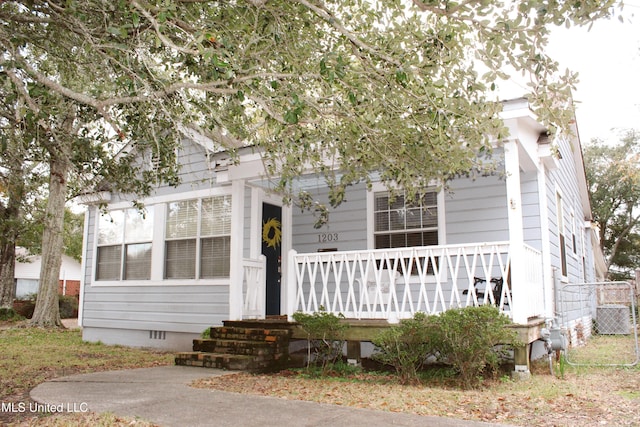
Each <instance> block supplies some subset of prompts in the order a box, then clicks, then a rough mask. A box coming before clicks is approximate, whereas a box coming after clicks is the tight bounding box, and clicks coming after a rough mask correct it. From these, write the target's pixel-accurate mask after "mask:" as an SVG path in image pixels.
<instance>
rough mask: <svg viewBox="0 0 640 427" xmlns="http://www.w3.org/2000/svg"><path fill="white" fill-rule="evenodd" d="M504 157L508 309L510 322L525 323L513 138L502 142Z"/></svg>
mask: <svg viewBox="0 0 640 427" xmlns="http://www.w3.org/2000/svg"><path fill="white" fill-rule="evenodd" d="M504 157H505V172H506V181H507V182H506V185H507V211H508V219H509V243H510V251H511V269H510V271H511V297H512V307H511V310H512V313H513V322H514V323H517V324H522V325H524V324H526V323H527V318H528V313H529V310H528V306H527V297H526V295H527V289H526V282H525V280H526V266H525V259H524V231H523V222H522V192H521V186H520V162H519V158H518V141H517V140H511V141H508V142H506V143H505V144H504Z"/></svg>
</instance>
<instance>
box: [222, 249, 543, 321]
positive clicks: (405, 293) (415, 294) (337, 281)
mask: <svg viewBox="0 0 640 427" xmlns="http://www.w3.org/2000/svg"><path fill="white" fill-rule="evenodd" d="M284 265H285V266H286V269H285V270H284V272H283V280H282V283H283V286H282V307H283V310H282V311H283V312H282V314H284V315H287V316H288V317H289V319H291V316H292V315H293V313H295V312H296V311H302V312H305V313H314V312H318V311H327V312H330V313H334V314H336V315H342V316H344V317H345V318H348V319H356V320H363V319H379V320H385V321H387V322H388V323H397V322H398V321H399V320H401V319H406V318H411V317H413V315H414V314H415V313H416V312H425V313H429V314H437V313H440V312H443V311H445V310H448V309H451V308H459V307H467V306H473V305H483V304H491V305H495V306H497V307H498V308H499V309H500V311H501V312H503V313H505V314H506V315H507V316H509V317H510V318H511V319H512V320H513V321H514V323H516V324H521V325H527V324H528V323H529V321H530V320H531V319H535V318H538V317H544V315H545V307H544V285H543V275H542V256H541V253H540V251H537V250H536V249H534V248H532V247H530V246H528V245H512V244H510V243H509V242H483V243H472V244H466V245H439V246H423V247H410V248H392V249H375V250H359V251H333V252H316V253H298V252H296V251H295V250H291V251H289V254H288V256H287V261H286V263H284ZM243 272H244V273H243V280H242V294H243V297H242V301H243V310H242V316H241V318H238V319H232V320H242V319H262V318H264V317H265V307H264V289H265V274H264V261H263V260H262V261H260V260H249V259H245V260H244V262H243Z"/></svg>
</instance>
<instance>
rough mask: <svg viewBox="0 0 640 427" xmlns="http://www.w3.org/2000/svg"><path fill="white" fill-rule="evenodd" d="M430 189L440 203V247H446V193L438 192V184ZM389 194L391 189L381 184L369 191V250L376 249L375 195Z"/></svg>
mask: <svg viewBox="0 0 640 427" xmlns="http://www.w3.org/2000/svg"><path fill="white" fill-rule="evenodd" d="M428 189H433V190H434V191H435V192H436V200H437V203H438V206H437V212H438V225H437V230H438V245H439V246H440V245H446V244H447V242H446V227H445V223H446V221H445V205H444V202H445V200H444V191H443V190H442V189H440V190H437V189H436V184H435V183H434V184H433V185H432V186H429V188H428ZM384 191H386V192H388V191H389V189H388V188H387V187H386V186H385V185H384V184H383V183H381V182H376V183H373V185H372V186H371V188H370V189H369V190H368V191H367V248H368V249H375V247H376V245H375V194H376V193H380V192H384Z"/></svg>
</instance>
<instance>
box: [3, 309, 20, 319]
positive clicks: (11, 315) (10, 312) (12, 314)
mask: <svg viewBox="0 0 640 427" xmlns="http://www.w3.org/2000/svg"><path fill="white" fill-rule="evenodd" d="M22 319H24V317H23V316H21V315H20V314H19V313H17V312H16V311H15V310H14V309H13V308H5V307H0V320H5V321H6V320H8V321H15V320H22Z"/></svg>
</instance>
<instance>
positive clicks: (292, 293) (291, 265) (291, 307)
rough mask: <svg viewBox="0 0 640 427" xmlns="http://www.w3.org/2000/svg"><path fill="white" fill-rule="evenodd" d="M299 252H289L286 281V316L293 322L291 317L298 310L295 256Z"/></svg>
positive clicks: (291, 250)
mask: <svg viewBox="0 0 640 427" xmlns="http://www.w3.org/2000/svg"><path fill="white" fill-rule="evenodd" d="M296 254H297V252H296V251H295V250H294V249H290V250H289V251H288V252H287V269H286V272H287V281H286V287H285V289H286V298H287V299H286V304H285V307H286V310H287V311H286V313H285V314H286V315H287V316H288V318H289V320H293V318H292V317H291V316H292V315H293V313H294V312H295V310H296V292H297V291H298V286H297V285H298V283H297V280H296V264H295V256H296Z"/></svg>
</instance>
